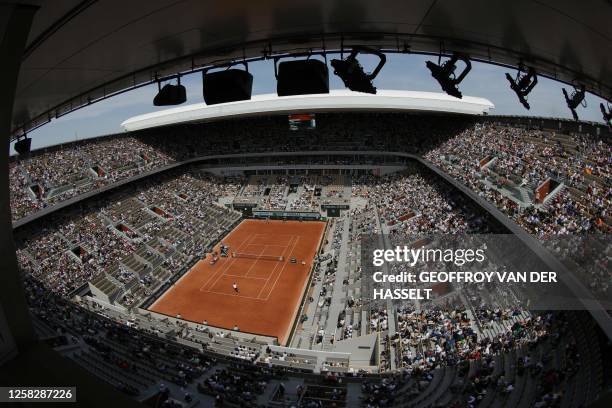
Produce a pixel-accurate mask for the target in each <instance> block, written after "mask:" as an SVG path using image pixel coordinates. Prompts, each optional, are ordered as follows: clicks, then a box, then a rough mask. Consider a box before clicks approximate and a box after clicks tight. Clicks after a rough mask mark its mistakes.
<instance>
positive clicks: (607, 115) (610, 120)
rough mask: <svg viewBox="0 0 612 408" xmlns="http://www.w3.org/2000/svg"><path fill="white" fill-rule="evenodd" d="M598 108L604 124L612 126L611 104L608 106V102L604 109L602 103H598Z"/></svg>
mask: <svg viewBox="0 0 612 408" xmlns="http://www.w3.org/2000/svg"><path fill="white" fill-rule="evenodd" d="M599 108H600V109H601V114H602V115H603V119H604V122H606V125H608V126H610V127H611V128H612V106H610V103H608V109H607V110H606V107H605V106H604V104H603V103H600V104H599Z"/></svg>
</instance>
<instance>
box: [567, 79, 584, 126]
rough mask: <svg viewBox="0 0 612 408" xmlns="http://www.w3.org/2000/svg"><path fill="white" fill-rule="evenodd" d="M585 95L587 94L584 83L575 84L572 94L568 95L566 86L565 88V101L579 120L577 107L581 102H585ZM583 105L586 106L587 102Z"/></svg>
mask: <svg viewBox="0 0 612 408" xmlns="http://www.w3.org/2000/svg"><path fill="white" fill-rule="evenodd" d="M584 95H585V89H584V85H579V86H574V91H573V92H572V94H571V95H568V93H567V91H566V90H565V88H563V96H564V97H565V103H566V104H567V107H568V108H569V109H570V110H571V111H572V116H573V117H574V120H576V121H577V120H578V114H577V113H576V108H577V107H578V106H579V105H580V104H583V101H584ZM583 106H586V104H583Z"/></svg>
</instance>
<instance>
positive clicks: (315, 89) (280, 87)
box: [276, 59, 329, 96]
mask: <svg viewBox="0 0 612 408" xmlns="http://www.w3.org/2000/svg"><path fill="white" fill-rule="evenodd" d="M276 80H277V82H276V93H277V94H278V96H288V95H306V94H324V93H329V72H328V70H327V65H325V63H324V62H323V61H320V60H316V59H308V60H297V61H283V62H281V63H279V64H278V75H277V78H276Z"/></svg>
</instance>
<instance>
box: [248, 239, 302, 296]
mask: <svg viewBox="0 0 612 408" xmlns="http://www.w3.org/2000/svg"><path fill="white" fill-rule="evenodd" d="M294 236H295V235H294ZM299 240H300V236H299V235H298V236H297V239H296V240H295V242H294V243H293V246H292V247H291V250H290V251H289V254H287V258H289V257H290V256H291V254H292V253H293V250H294V249H295V246H296V244H297V243H298V242H299ZM288 245H291V241H289V244H288ZM287 247H288V246H287ZM288 262H290V260H289V259H287V261H285V262H284V263H283V267H282V268H281V270H280V272H279V274H278V276H277V277H276V280H275V281H274V284H273V285H272V288H271V289H270V293H268V296H266V299H265V300H268V299H269V298H270V295H271V294H272V292H273V291H274V288H275V287H276V283H277V282H278V278H279V277H280V276H281V275H282V274H283V271H284V270H285V267H286V266H287V263H288ZM272 276H274V273H272V274H270V276H268V280H269V279H270V278H271V277H272ZM266 286H268V282H266V284H265V285H264V286H263V288H261V290H260V291H259V294H258V295H257V296H261V292H263V290H264V289H265V287H266Z"/></svg>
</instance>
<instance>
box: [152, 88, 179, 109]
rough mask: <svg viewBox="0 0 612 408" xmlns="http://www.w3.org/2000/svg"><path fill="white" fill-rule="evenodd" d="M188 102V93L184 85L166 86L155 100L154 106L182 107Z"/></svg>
mask: <svg viewBox="0 0 612 408" xmlns="http://www.w3.org/2000/svg"><path fill="white" fill-rule="evenodd" d="M186 100H187V91H186V90H185V87H184V86H183V85H180V84H179V85H171V84H166V85H164V86H163V87H162V89H160V90H159V92H158V93H157V95H155V98H153V105H155V106H167V105H180V104H181V103H184V102H185V101H186Z"/></svg>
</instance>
